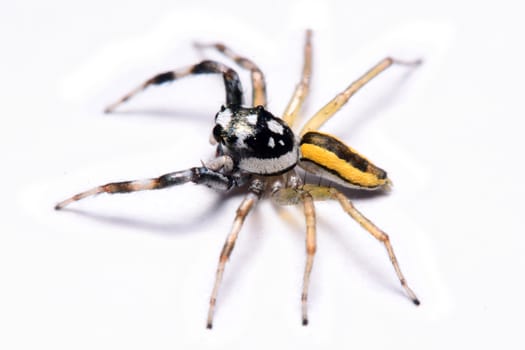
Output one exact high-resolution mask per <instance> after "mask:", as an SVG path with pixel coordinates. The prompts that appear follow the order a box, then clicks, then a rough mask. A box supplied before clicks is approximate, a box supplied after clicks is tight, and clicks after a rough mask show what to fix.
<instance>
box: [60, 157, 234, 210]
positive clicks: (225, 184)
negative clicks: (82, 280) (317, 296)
mask: <svg viewBox="0 0 525 350" xmlns="http://www.w3.org/2000/svg"><path fill="white" fill-rule="evenodd" d="M188 182H193V183H196V184H202V185H206V186H208V187H211V188H214V189H217V190H224V191H225V190H228V189H230V188H231V187H232V186H233V185H235V180H234V179H233V178H232V177H229V176H226V175H224V174H222V173H219V172H216V171H213V170H210V169H208V168H206V167H195V168H191V169H188V170H182V171H176V172H173V173H168V174H165V175H162V176H159V177H157V178H153V179H144V180H134V181H123V182H111V183H108V184H106V185H102V186H98V187H95V188H92V189H90V190H88V191H85V192H81V193H78V194H76V195H74V196H73V197H70V198H68V199H66V200H64V201H62V202H60V203H58V204H57V205H56V206H55V209H56V210H60V209H62V208H64V207H65V206H67V205H69V204H71V203H73V202H76V201H79V200H81V199H84V198H86V197H90V196H94V195H96V194H99V193H127V192H135V191H145V190H157V189H162V188H166V187H169V186H175V185H182V184H185V183H188Z"/></svg>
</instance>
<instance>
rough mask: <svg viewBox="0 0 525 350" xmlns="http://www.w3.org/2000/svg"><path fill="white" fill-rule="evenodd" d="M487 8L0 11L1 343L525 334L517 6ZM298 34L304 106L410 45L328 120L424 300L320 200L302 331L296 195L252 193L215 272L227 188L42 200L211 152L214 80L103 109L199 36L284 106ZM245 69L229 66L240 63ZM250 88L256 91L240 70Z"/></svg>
mask: <svg viewBox="0 0 525 350" xmlns="http://www.w3.org/2000/svg"><path fill="white" fill-rule="evenodd" d="M512 3H513V2H511V1H499V2H498V3H497V4H495V5H493V6H489V5H485V4H482V3H480V2H473V1H463V2H458V1H439V2H433V3H432V4H423V3H422V2H419V1H344V2H343V1H323V2H322V4H318V3H316V2H313V1H289V2H287V3H286V4H281V2H276V1H266V2H256V3H249V2H246V1H242V2H241V1H226V0H223V1H220V2H214V1H201V2H200V3H198V2H196V1H192V2H191V5H190V2H189V1H188V2H186V1H179V2H178V3H176V4H175V3H174V2H172V1H159V0H151V1H148V3H147V4H142V5H137V4H132V3H130V2H127V1H113V2H108V1H105V2H103V1H91V2H86V3H85V4H72V3H70V2H62V1H54V0H48V1H43V2H37V1H29V2H25V3H21V2H19V3H18V4H16V5H15V4H14V2H13V3H11V4H9V5H7V4H4V5H2V6H1V11H0V43H1V45H2V48H1V51H0V52H1V59H0V79H1V84H0V101H1V110H2V126H1V127H0V143H1V147H0V150H1V152H2V154H1V157H0V159H1V162H2V184H3V188H2V192H1V193H2V194H1V196H0V198H1V200H0V205H1V218H2V219H1V220H0V222H1V228H0V348H2V349H48V348H49V349H51V348H53V349H146V348H147V349H201V348H226V347H227V348H241V347H242V348H255V349H267V348H269V347H277V346H279V347H282V348H285V349H286V348H288V349H289V348H299V347H301V348H304V349H318V348H320V347H321V346H326V347H328V346H330V347H333V348H345V349H363V348H374V349H384V348H386V347H388V348H393V349H397V348H424V349H444V348H486V349H493V348H496V347H498V348H502V349H512V348H515V349H517V348H522V347H523V338H522V334H521V331H522V330H523V314H524V312H525V307H524V302H523V295H524V293H525V287H524V283H523V282H524V277H523V267H524V265H525V264H524V258H523V256H524V252H523V247H524V243H525V241H524V239H523V228H522V222H521V220H520V214H521V215H522V208H523V204H522V198H523V197H524V194H525V193H524V192H525V191H524V190H523V185H522V184H521V180H522V179H521V177H522V176H523V172H524V170H525V167H524V166H523V156H522V154H523V149H524V146H525V144H524V142H523V141H522V135H523V129H524V128H523V120H524V117H525V116H524V113H523V103H522V99H523V81H524V78H525V76H524V74H523V73H524V69H523V67H522V65H523V62H525V54H524V50H523V32H524V30H525V26H524V25H523V24H522V22H523V19H522V13H523V11H522V10H521V9H519V8H518V7H517V6H513V5H511V4H512ZM307 27H311V28H312V29H314V39H313V42H314V73H313V74H314V77H313V82H312V84H313V85H312V92H311V95H310V97H309V102H308V103H307V105H306V109H305V111H304V112H305V113H304V114H305V115H311V114H312V113H314V112H315V111H316V110H317V109H318V108H320V107H321V106H322V105H323V104H324V103H325V102H327V101H328V100H329V99H330V98H331V97H333V96H334V95H335V94H336V93H337V92H339V91H340V90H341V89H343V88H344V87H345V86H346V85H348V84H349V83H350V82H351V81H352V80H353V79H355V78H356V77H358V76H359V75H360V74H361V73H363V72H364V71H365V70H366V69H368V68H370V67H371V66H372V65H373V64H374V63H376V62H377V61H378V60H379V59H381V58H383V57H384V56H386V55H394V56H396V57H400V58H404V59H410V58H416V57H422V58H424V60H425V63H424V65H422V66H421V67H419V68H417V69H415V70H414V69H407V68H406V67H394V68H392V69H390V70H389V71H388V72H386V73H385V74H384V75H382V76H381V77H379V78H377V80H375V81H374V82H373V83H371V84H370V85H369V86H367V87H366V88H365V89H364V90H363V91H361V92H359V93H358V94H357V95H356V96H355V99H353V100H352V101H351V102H350V103H349V104H348V105H347V106H346V107H345V108H344V109H343V110H342V111H341V112H340V113H339V114H338V117H337V118H335V119H334V120H332V121H330V122H329V123H328V124H327V125H326V128H325V129H324V130H326V131H328V132H333V133H335V134H336V135H337V136H338V137H340V138H342V139H344V140H345V141H346V142H348V143H349V144H351V145H352V146H353V147H355V148H356V149H358V150H360V151H361V152H362V153H364V154H366V155H367V156H368V157H369V158H371V159H373V160H374V162H375V163H377V164H378V165H379V166H381V167H383V168H385V169H387V170H388V172H389V174H390V176H391V178H392V180H393V181H394V184H395V186H394V190H393V191H392V193H391V194H388V195H379V196H358V197H357V198H356V200H355V204H356V205H357V206H358V207H359V208H360V209H361V210H362V211H363V212H364V213H366V214H367V215H368V216H369V217H371V218H372V219H373V220H374V221H375V222H376V223H377V224H378V225H379V226H380V227H382V228H384V229H385V230H386V231H387V232H388V233H389V234H390V237H391V239H392V242H393V245H394V248H395V249H396V252H397V255H398V258H399V260H400V263H401V267H402V269H403V271H404V273H405V275H406V276H407V279H408V281H409V283H410V285H411V286H412V287H413V289H414V290H415V291H416V292H417V294H418V296H419V298H420V299H421V302H422V305H421V306H420V307H418V308H416V307H414V306H413V305H412V304H411V303H410V301H409V300H408V299H407V298H406V297H405V295H404V294H403V291H402V289H401V288H400V286H399V284H398V281H397V279H396V277H395V274H394V271H393V269H392V267H391V265H390V262H389V261H388V258H387V255H386V253H385V251H384V249H383V247H382V246H381V245H380V244H378V243H377V242H376V241H374V240H373V239H372V238H371V237H369V236H368V235H367V234H366V233H365V232H363V230H362V229H361V228H359V227H358V226H357V225H356V224H354V223H353V222H352V221H351V220H350V219H349V218H348V217H347V216H346V215H345V214H344V213H343V212H342V211H341V210H340V209H339V208H338V206H337V205H336V203H319V204H318V206H317V207H318V221H319V222H318V245H319V247H318V253H317V256H316V260H315V265H314V270H313V273H312V284H311V288H310V304H309V305H310V325H309V326H308V327H302V326H301V324H300V290H301V279H302V273H303V264H304V233H303V223H302V219H301V216H300V211H298V210H294V208H288V209H289V210H287V211H286V212H287V213H288V214H289V215H291V216H292V218H293V219H292V220H289V221H283V220H280V219H279V215H278V213H276V212H275V211H274V210H273V208H272V207H271V206H270V205H269V204H268V203H264V204H262V205H261V206H259V207H258V208H257V210H256V211H255V212H254V213H253V215H251V216H250V217H249V218H248V219H247V221H246V223H245V227H244V230H243V231H242V233H241V235H240V238H239V240H238V242H237V245H236V248H235V250H234V252H233V255H232V259H231V262H230V263H229V265H228V266H227V269H226V274H225V280H224V283H223V285H222V288H221V291H220V295H219V299H218V308H217V313H216V317H215V325H214V326H215V327H214V329H213V331H208V330H206V329H205V327H204V326H205V318H206V312H207V307H208V297H209V292H210V290H211V287H212V283H213V279H214V273H215V268H216V263H217V258H218V255H219V252H220V249H221V247H222V244H223V242H224V238H225V236H226V234H227V231H228V229H229V228H230V225H231V221H232V218H233V216H234V212H235V209H236V207H237V205H238V203H239V202H240V200H241V198H242V197H241V196H240V195H239V194H234V195H229V196H227V197H223V196H221V195H219V194H217V193H214V192H213V191H210V190H207V189H206V188H200V187H198V186H194V185H186V186H182V187H178V188H173V189H169V190H165V191H153V192H147V193H146V192H143V193H136V194H130V195H121V196H99V197H98V198H90V199H89V200H85V201H83V202H78V203H75V204H74V205H71V207H70V210H67V211H63V212H55V211H54V210H53V209H52V208H53V205H54V204H55V203H56V202H57V201H58V200H61V199H64V198H66V197H67V196H70V195H72V194H74V193H76V192H78V191H81V190H85V189H88V188H90V187H92V186H95V185H99V184H103V183H106V182H108V181H116V180H126V179H135V178H143V177H151V176H156V175H160V174H163V173H165V172H168V171H174V170H180V169H185V168H187V167H190V166H194V165H198V164H200V160H201V159H202V160H206V159H208V158H209V157H210V156H211V155H212V154H213V148H212V147H211V146H210V145H209V143H208V136H209V133H210V130H211V128H212V118H213V115H214V113H215V112H216V110H217V109H218V107H219V106H220V104H221V103H222V102H223V88H222V83H221V81H220V79H219V78H213V77H199V78H193V79H187V80H185V81H179V82H177V83H176V84H173V85H169V86H163V87H160V88H155V89H153V88H152V89H150V90H148V91H147V92H146V93H144V94H142V95H141V96H139V97H137V98H136V99H135V100H133V101H131V102H129V103H128V104H126V105H125V106H122V108H121V109H120V113H116V114H114V115H104V114H103V113H102V110H103V108H104V106H105V105H106V104H107V103H109V102H112V101H113V100H114V99H116V98H117V97H120V95H121V94H122V93H124V92H126V91H127V90H129V89H130V88H132V87H134V86H135V85H136V84H138V83H140V82H142V81H143V80H144V79H146V78H148V77H150V76H151V75H152V74H154V73H158V72H162V71H165V70H169V69H172V68H177V67H182V66H185V65H187V64H190V63H194V62H197V61H199V60H200V59H202V58H203V57H204V56H203V55H204V54H206V55H207V56H208V57H211V58H220V56H218V55H216V54H215V53H214V52H205V53H199V52H196V51H195V50H194V49H193V48H192V45H191V44H192V41H193V40H195V39H200V40H205V41H213V40H221V41H224V42H226V43H228V44H229V45H230V46H231V47H233V48H234V49H236V50H237V51H239V52H241V53H243V54H245V55H247V56H248V57H250V58H253V59H254V60H255V61H256V62H257V63H258V64H259V65H260V66H261V68H262V69H263V70H264V72H265V73H266V76H267V82H268V93H269V108H270V110H272V111H273V112H274V113H275V114H279V113H280V112H281V111H282V110H283V109H284V107H285V105H286V103H287V100H288V98H289V96H290V94H291V92H292V90H293V87H294V86H295V84H296V82H297V81H298V78H299V72H300V69H301V65H302V45H303V41H304V29H305V28H307ZM242 76H243V78H246V74H243V75H242ZM244 88H245V90H246V91H247V95H248V97H249V93H248V90H249V82H248V81H246V80H245V83H244Z"/></svg>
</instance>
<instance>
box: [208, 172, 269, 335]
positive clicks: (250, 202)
mask: <svg viewBox="0 0 525 350" xmlns="http://www.w3.org/2000/svg"><path fill="white" fill-rule="evenodd" d="M260 185H261V184H259V183H257V182H256V181H254V182H252V185H251V186H250V192H249V193H248V194H247V195H246V197H244V200H243V201H242V202H241V205H240V206H239V208H238V209H237V214H236V216H235V219H234V220H233V225H232V228H231V231H230V233H229V234H228V236H227V238H226V242H224V246H223V247H222V251H221V254H220V257H219V264H218V266H217V273H216V276H215V283H214V285H213V290H212V292H211V296H210V306H209V309H208V319H207V321H206V328H208V329H211V328H212V327H213V315H214V313H215V304H216V302H217V294H218V292H219V287H220V284H221V282H222V276H223V274H224V268H225V267H226V262H227V261H228V259H229V258H230V255H231V253H232V251H233V247H234V246H235V241H236V240H237V237H238V235H239V232H240V231H241V227H242V224H243V223H244V219H246V216H248V213H249V212H250V210H251V209H252V208H253V207H254V205H255V203H256V202H257V201H258V200H259V198H260V196H261V193H262V190H261V188H257V187H258V186H260Z"/></svg>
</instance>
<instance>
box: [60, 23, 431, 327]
mask: <svg viewBox="0 0 525 350" xmlns="http://www.w3.org/2000/svg"><path fill="white" fill-rule="evenodd" d="M311 37H312V32H311V30H307V31H306V39H305V44H304V62H303V68H302V75H301V79H300V81H299V83H298V84H297V86H296V88H295V91H294V93H293V95H292V98H291V100H290V102H289V104H288V106H287V107H286V109H285V111H284V113H283V114H282V118H278V117H276V116H274V115H273V114H271V113H270V112H269V111H268V110H267V109H266V84H265V79H264V75H263V73H262V71H261V70H260V69H259V67H258V66H257V65H256V64H255V63H254V62H252V61H251V60H249V59H247V58H245V57H243V56H240V55H238V54H237V53H235V52H234V51H232V50H231V49H230V48H228V47H227V46H225V45H223V44H220V43H212V44H201V43H197V44H195V46H196V47H197V48H201V49H204V48H211V49H215V50H218V51H219V52H220V53H222V54H223V55H225V56H226V57H227V58H229V59H231V60H233V61H234V62H235V63H236V64H237V65H239V66H240V67H242V68H244V69H247V70H249V71H250V74H251V83H252V100H253V103H252V106H246V105H244V104H243V89H242V85H241V81H240V80H239V76H238V75H237V73H236V72H235V71H234V70H233V69H232V68H230V67H229V66H227V65H225V64H223V63H220V62H217V61H211V60H204V61H202V62H200V63H198V64H195V65H192V66H189V67H186V68H182V69H178V70H174V71H169V72H165V73H161V74H157V75H155V76H153V77H152V78H150V79H148V80H146V81H145V82H144V83H143V84H141V85H140V86H138V87H137V88H136V89H134V90H132V91H130V92H129V93H128V94H126V95H124V96H123V97H122V98H120V99H119V100H118V101H116V102H115V103H113V104H111V105H109V106H108V107H107V108H106V110H105V112H107V113H110V112H113V111H114V110H115V109H116V108H117V107H118V106H120V104H122V103H123V102H126V101H128V100H129V99H131V98H132V97H133V96H135V95H136V94H137V93H139V92H141V91H143V90H144V89H146V88H147V87H149V86H150V85H160V84H164V83H167V82H171V81H174V80H178V79H181V78H183V77H187V76H189V75H193V74H221V75H222V78H223V80H224V87H225V90H226V104H225V105H223V106H222V107H221V108H220V110H219V112H218V113H217V114H216V115H215V125H214V127H213V130H212V136H211V138H210V142H211V143H212V145H216V154H215V157H214V158H213V159H212V160H210V161H208V162H205V163H203V164H202V165H201V166H197V167H193V168H190V169H187V170H181V171H176V172H172V173H168V174H164V175H162V176H159V177H156V178H151V179H144V180H133V181H123V182H111V183H108V184H105V185H102V186H98V187H95V188H93V189H90V190H87V191H85V192H81V193H78V194H76V195H74V196H72V197H70V198H68V199H66V200H64V201H62V202H59V203H58V204H57V205H56V206H55V209H57V210H59V209H62V208H64V207H65V206H67V205H69V204H71V203H72V202H75V201H78V200H81V199H84V198H86V197H89V196H93V195H96V194H100V193H123V192H134V191H142V190H153V189H162V188H166V187H169V186H175V185H182V184H185V183H188V182H193V183H195V184H200V185H205V186H208V187H210V188H212V189H215V190H220V191H227V190H230V189H232V188H235V187H243V188H245V189H246V191H247V194H246V196H245V197H244V199H243V200H242V202H241V204H240V206H239V207H238V209H237V213H236V216H235V219H234V221H233V226H232V228H231V231H230V232H229V234H228V236H227V238H226V242H225V243H224V246H223V248H222V251H221V253H220V256H219V262H218V267H217V272H216V276H215V283H214V286H213V289H212V292H211V297H210V301H209V309H208V317H207V322H206V327H207V328H209V329H211V328H212V325H213V317H214V312H215V305H216V300H217V294H218V291H219V287H220V284H221V281H222V278H223V273H224V269H225V266H226V262H227V261H228V259H229V258H230V255H231V253H232V251H233V247H234V245H235V241H236V240H237V237H238V235H239V232H240V230H241V227H242V225H243V222H244V220H245V218H246V216H247V215H248V214H249V212H250V211H251V210H252V209H253V208H254V206H255V205H256V203H257V202H258V201H259V200H260V199H261V198H262V197H263V196H265V197H269V198H270V199H271V200H272V201H273V202H274V203H275V204H277V205H294V204H300V205H302V207H303V210H304V216H305V221H306V264H305V269H304V275H303V286H302V294H301V312H302V324H303V325H307V324H308V314H307V300H308V286H309V283H310V273H311V271H312V266H313V262H314V255H315V252H316V217H315V208H314V201H319V200H329V199H330V200H335V201H337V202H338V203H339V204H340V205H341V207H342V209H343V210H344V211H345V212H346V213H347V214H348V215H349V216H350V217H351V218H352V219H354V220H355V221H357V222H358V223H359V224H360V225H361V226H362V227H363V228H364V229H365V230H366V231H368V232H369V233H370V234H371V235H372V236H373V237H375V238H376V239H377V240H379V241H380V242H381V243H383V245H384V246H385V248H386V250H387V253H388V256H389V258H390V261H391V262H392V265H393V267H394V270H395V272H396V274H397V277H398V278H399V281H400V282H401V286H402V287H403V288H404V290H405V292H406V294H407V295H408V297H409V298H410V299H411V300H412V302H413V303H414V304H415V305H419V299H418V298H417V297H416V295H415V293H414V292H413V291H412V289H410V287H409V286H408V284H407V282H406V279H405V277H404V276H403V273H402V272H401V269H400V267H399V263H398V261H397V258H396V256H395V254H394V250H393V248H392V244H391V243H390V239H389V237H388V235H387V234H386V233H385V232H383V231H382V230H381V229H380V228H378V227H377V226H376V225H375V224H374V223H373V222H372V221H371V220H370V219H368V218H366V217H365V216H364V215H363V214H362V213H361V212H360V211H358V210H357V209H356V208H355V207H354V205H353V203H352V201H351V200H350V199H349V198H347V196H346V195H345V194H343V193H342V192H341V191H340V190H339V189H337V188H336V187H334V186H332V185H327V186H322V185H321V184H317V185H316V184H311V183H307V182H305V181H304V180H303V177H302V176H301V173H300V172H299V168H300V169H302V171H304V172H306V173H309V174H313V175H315V176H318V177H319V178H322V179H326V180H329V183H330V184H332V183H333V184H335V185H338V186H339V187H343V188H357V189H365V190H388V189H389V188H390V186H391V182H390V180H389V178H388V177H387V173H386V171H384V170H383V169H381V168H379V167H377V166H376V165H374V164H372V162H370V161H369V160H368V159H366V158H365V157H363V156H362V155H360V154H359V153H357V152H356V151H355V150H353V149H352V148H350V147H348V146H347V145H345V144H344V143H343V142H342V141H340V140H339V139H337V138H336V137H334V136H332V135H329V134H327V133H322V132H320V131H318V129H319V128H320V127H321V126H322V125H323V124H324V123H325V122H326V121H327V120H328V119H330V118H331V117H332V116H333V115H334V114H335V113H336V112H337V111H338V110H339V109H341V107H343V105H345V104H346V102H348V100H349V99H350V98H351V97H352V96H353V95H354V94H355V93H356V92H357V91H358V90H359V89H361V88H362V87H363V86H364V85H365V84H366V83H368V82H369V81H370V80H372V79H373V78H374V77H376V76H377V75H379V74H380V73H381V72H383V71H385V70H386V69H387V68H388V67H390V66H392V65H394V64H397V65H405V66H417V65H419V64H420V63H421V60H416V61H410V62H408V61H401V60H397V59H394V58H391V57H387V58H384V59H383V60H381V61H380V62H379V63H377V64H376V65H375V66H373V67H372V68H371V69H370V70H369V71H368V72H366V73H365V74H364V75H362V76H361V77H360V78H359V79H357V80H356V81H354V82H353V83H351V84H350V85H349V86H348V87H347V88H346V89H344V90H343V91H342V92H341V93H339V94H338V95H337V96H336V97H334V98H333V99H332V100H331V101H330V102H328V104H326V105H325V106H324V107H323V108H321V109H320V110H319V111H318V112H317V113H316V114H315V115H314V116H312V117H311V118H310V119H309V120H308V121H307V122H306V124H305V125H304V126H303V128H302V129H301V130H300V131H299V132H298V133H294V132H293V131H292V129H291V128H292V127H293V126H295V124H296V120H297V116H298V113H299V111H300V109H301V106H302V104H303V101H304V100H305V98H306V96H307V95H308V90H309V86H310V77H311V70H312V43H311Z"/></svg>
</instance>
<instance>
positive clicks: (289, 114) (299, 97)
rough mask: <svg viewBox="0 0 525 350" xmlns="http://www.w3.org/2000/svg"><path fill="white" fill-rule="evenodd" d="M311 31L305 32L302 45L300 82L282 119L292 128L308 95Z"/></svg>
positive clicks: (310, 69) (310, 66)
mask: <svg viewBox="0 0 525 350" xmlns="http://www.w3.org/2000/svg"><path fill="white" fill-rule="evenodd" d="M311 39H312V31H311V30H307V31H306V42H305V44H304V62H303V72H302V74H301V81H300V82H299V84H297V86H296V87H295V91H294V93H293V95H292V99H291V100H290V102H289V103H288V106H287V107H286V110H285V111H284V113H283V117H282V119H283V120H284V121H285V122H286V123H287V124H288V125H289V126H290V127H293V125H294V124H295V121H296V119H297V114H299V110H300V109H301V106H302V105H303V102H304V100H305V98H306V96H307V95H308V91H309V89H310V77H311V75H312V40H311Z"/></svg>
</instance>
